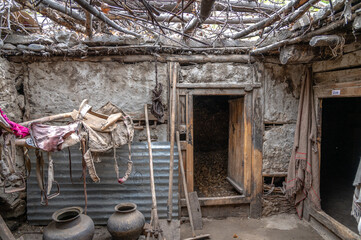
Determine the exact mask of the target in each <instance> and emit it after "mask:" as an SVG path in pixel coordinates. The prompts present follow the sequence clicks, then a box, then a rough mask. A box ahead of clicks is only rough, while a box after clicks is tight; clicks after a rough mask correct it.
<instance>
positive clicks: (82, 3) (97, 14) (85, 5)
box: [74, 0, 141, 38]
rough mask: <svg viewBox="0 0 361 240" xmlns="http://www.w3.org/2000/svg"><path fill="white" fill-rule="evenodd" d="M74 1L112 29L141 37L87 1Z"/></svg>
mask: <svg viewBox="0 0 361 240" xmlns="http://www.w3.org/2000/svg"><path fill="white" fill-rule="evenodd" d="M74 1H75V2H76V3H77V4H79V5H80V6H81V7H82V8H84V9H85V10H86V11H88V12H89V13H91V14H92V15H94V16H95V17H97V18H98V19H100V20H101V21H103V22H105V23H106V24H108V25H109V26H111V27H112V28H114V29H116V30H118V31H120V32H123V33H126V34H130V35H133V36H135V37H138V38H140V37H141V36H140V35H139V34H138V33H135V32H132V31H129V30H127V29H126V28H123V27H121V26H119V25H118V24H116V23H115V22H113V21H112V20H110V19H109V18H108V17H107V16H105V15H104V14H103V13H101V12H99V11H98V10H97V9H96V8H95V7H93V6H92V5H90V4H89V3H87V2H86V1H85V0H74Z"/></svg>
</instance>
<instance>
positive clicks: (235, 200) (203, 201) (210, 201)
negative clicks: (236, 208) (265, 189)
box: [180, 195, 251, 207]
mask: <svg viewBox="0 0 361 240" xmlns="http://www.w3.org/2000/svg"><path fill="white" fill-rule="evenodd" d="M198 201H199V205H200V206H201V207H204V206H219V205H221V206H223V205H238V204H246V203H250V202H251V199H250V197H245V196H244V195H240V196H228V197H208V198H198ZM180 204H181V206H182V207H185V206H187V204H186V200H185V199H181V200H180Z"/></svg>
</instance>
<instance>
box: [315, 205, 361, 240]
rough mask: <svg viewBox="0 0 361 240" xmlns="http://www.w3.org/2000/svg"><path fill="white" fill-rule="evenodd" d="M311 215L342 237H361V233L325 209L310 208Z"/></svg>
mask: <svg viewBox="0 0 361 240" xmlns="http://www.w3.org/2000/svg"><path fill="white" fill-rule="evenodd" d="M310 215H311V216H312V217H313V218H314V219H316V220H317V221H319V222H320V223H321V224H322V225H324V226H325V227H326V228H328V229H329V230H330V231H332V232H333V233H335V234H336V235H337V236H338V237H340V238H341V239H361V237H360V236H359V235H357V234H356V233H354V232H353V231H351V230H350V229H349V228H348V227H346V226H344V225H343V224H341V223H339V222H338V221H336V220H335V219H333V218H332V217H330V216H329V215H328V214H326V213H325V212H324V211H317V210H315V209H314V208H312V207H311V208H310Z"/></svg>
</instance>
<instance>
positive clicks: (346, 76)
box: [313, 68, 361, 84]
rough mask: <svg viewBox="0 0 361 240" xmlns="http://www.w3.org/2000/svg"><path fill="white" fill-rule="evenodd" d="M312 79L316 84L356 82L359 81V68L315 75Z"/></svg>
mask: <svg viewBox="0 0 361 240" xmlns="http://www.w3.org/2000/svg"><path fill="white" fill-rule="evenodd" d="M313 77H314V82H315V83H316V84H327V83H330V84H332V83H341V82H348V81H357V80H361V68H351V69H346V70H338V71H331V72H322V73H315V74H314V76H313Z"/></svg>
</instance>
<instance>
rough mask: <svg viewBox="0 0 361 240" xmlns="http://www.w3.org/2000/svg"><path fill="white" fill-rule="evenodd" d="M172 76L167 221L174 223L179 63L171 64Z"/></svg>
mask: <svg viewBox="0 0 361 240" xmlns="http://www.w3.org/2000/svg"><path fill="white" fill-rule="evenodd" d="M170 68H171V71H170V76H171V80H172V82H173V86H172V87H173V88H172V102H171V118H170V161H169V188H168V203H167V220H168V222H170V221H172V211H173V168H174V131H175V113H176V89H177V86H176V85H177V76H178V71H177V70H178V69H177V63H171V64H170Z"/></svg>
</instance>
